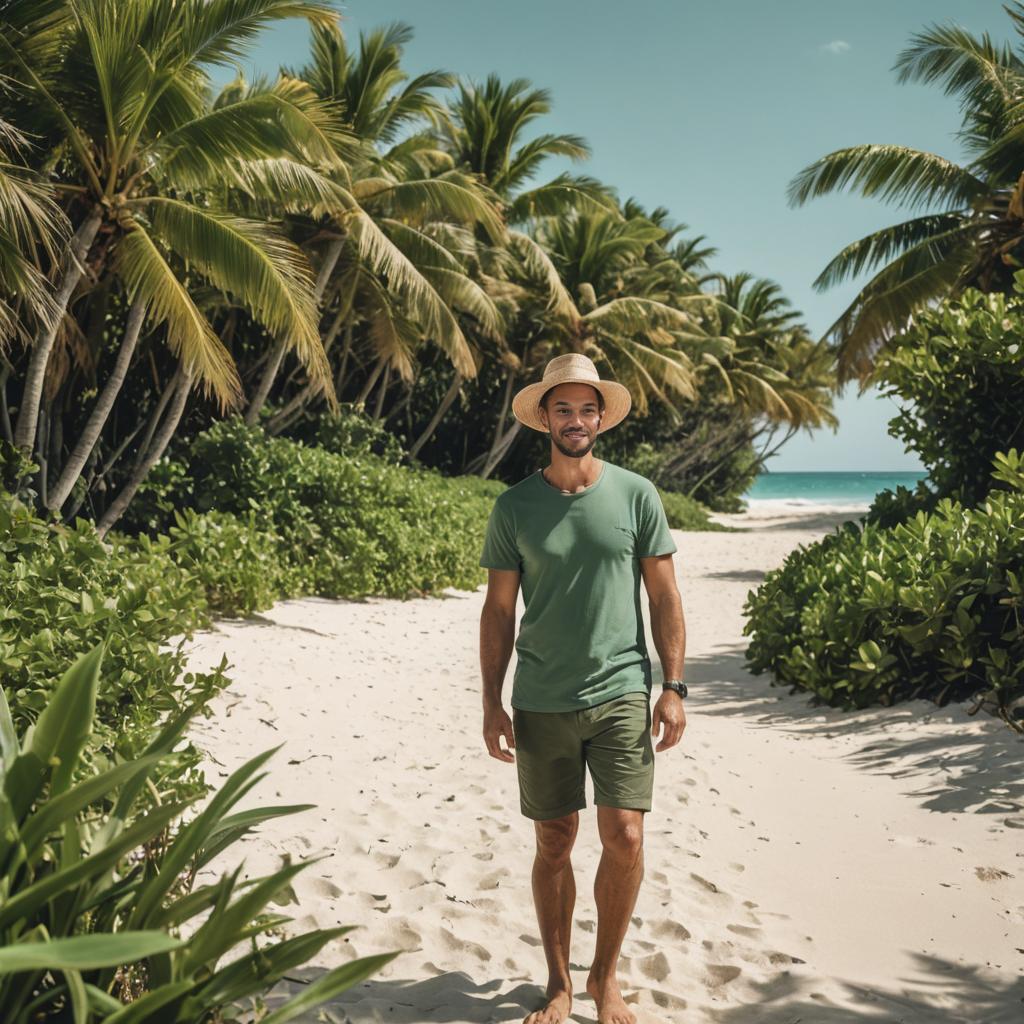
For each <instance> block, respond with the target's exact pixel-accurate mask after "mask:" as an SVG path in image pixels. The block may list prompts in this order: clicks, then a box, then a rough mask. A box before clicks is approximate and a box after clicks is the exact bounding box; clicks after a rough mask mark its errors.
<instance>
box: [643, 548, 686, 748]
mask: <svg viewBox="0 0 1024 1024" xmlns="http://www.w3.org/2000/svg"><path fill="white" fill-rule="evenodd" d="M640 571H641V573H642V574H643V578H644V586H645V587H646V588H647V598H648V603H649V605H650V609H651V635H652V636H653V637H654V646H655V647H656V648H657V650H658V657H659V658H660V659H661V670H662V674H663V676H664V678H665V679H682V678H683V661H684V660H685V656H686V623H685V621H684V619H683V602H682V598H681V597H680V596H679V588H678V587H677V586H676V572H675V566H674V565H673V563H672V555H654V556H652V557H651V558H641V559H640ZM661 726H664V732H663V733H662V736H661V740H660V742H659V743H658V745H657V747H655V750H659V751H660V750H668V748H669V747H674V746H675V745H676V744H677V743H678V742H679V740H680V739H681V737H682V735H683V730H684V729H685V728H686V712H685V711H684V710H683V699H682V698H681V697H680V696H679V694H678V693H674V692H673V691H672V690H664V691H662V694H661V696H660V697H659V698H658V701H657V703H656V704H655V705H654V713H653V715H652V718H651V732H652V733H653V734H654V735H655V736H657V735H658V731H659V729H660V728H661Z"/></svg>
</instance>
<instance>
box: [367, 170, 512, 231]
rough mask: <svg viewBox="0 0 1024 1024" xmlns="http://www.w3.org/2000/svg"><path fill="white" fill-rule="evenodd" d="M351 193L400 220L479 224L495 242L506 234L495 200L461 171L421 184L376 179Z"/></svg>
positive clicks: (419, 181) (423, 181)
mask: <svg viewBox="0 0 1024 1024" xmlns="http://www.w3.org/2000/svg"><path fill="white" fill-rule="evenodd" d="M352 191H353V195H354V196H355V197H356V199H357V200H358V201H359V203H360V204H361V205H362V206H364V207H366V206H370V205H373V204H377V203H386V205H387V208H388V209H389V210H390V212H391V213H392V214H393V215H395V216H397V217H402V216H407V217H417V218H424V217H439V218H446V219H453V220H456V221H461V222H462V223H468V224H480V225H481V226H482V227H483V228H484V230H485V231H486V232H487V234H488V236H489V237H490V238H491V240H492V241H495V242H499V241H501V240H502V239H503V238H504V235H505V226H504V224H503V223H502V220H501V217H500V216H499V214H498V212H497V210H496V209H495V206H494V202H493V200H492V198H491V197H490V196H488V195H487V193H486V191H484V190H482V188H481V186H480V185H479V184H478V183H477V182H475V181H474V180H473V179H472V178H470V177H469V176H467V175H464V174H461V173H460V172H458V171H450V172H448V173H447V174H445V175H443V176H441V177H438V178H421V179H419V180H418V181H387V180H386V179H382V178H374V179H369V180H364V181H359V182H356V183H355V184H354V185H353V190H352Z"/></svg>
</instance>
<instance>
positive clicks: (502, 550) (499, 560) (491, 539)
mask: <svg viewBox="0 0 1024 1024" xmlns="http://www.w3.org/2000/svg"><path fill="white" fill-rule="evenodd" d="M480 565H481V566H483V568H485V569H515V570H517V571H519V572H521V571H522V560H521V558H520V554H519V548H518V546H517V545H516V531H515V523H514V522H513V521H512V518H511V516H510V514H509V512H508V510H507V509H506V508H504V507H503V506H502V503H501V502H500V501H496V502H495V503H494V506H493V507H492V509H491V515H490V518H489V519H488V520H487V532H486V533H485V534H484V548H483V553H482V554H481V555H480Z"/></svg>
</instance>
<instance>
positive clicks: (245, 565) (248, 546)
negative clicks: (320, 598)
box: [167, 509, 301, 615]
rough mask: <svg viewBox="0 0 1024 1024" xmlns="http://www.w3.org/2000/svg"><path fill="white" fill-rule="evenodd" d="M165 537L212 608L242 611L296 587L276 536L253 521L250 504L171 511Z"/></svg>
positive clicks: (259, 607) (261, 605)
mask: <svg viewBox="0 0 1024 1024" xmlns="http://www.w3.org/2000/svg"><path fill="white" fill-rule="evenodd" d="M168 540H169V543H168V545H167V552H168V554H169V555H170V557H171V558H172V559H173V560H174V562H175V564H176V565H178V566H179V567H180V568H181V569H184V570H185V571H186V572H188V573H189V574H190V576H192V577H193V578H195V579H197V580H198V581H199V582H200V584H201V585H202V587H203V591H204V594H205V597H206V605H207V607H208V609H209V611H210V612H213V613H215V614H218V615H238V614H243V615H245V614H249V613H251V612H255V611H261V610H262V609H264V608H269V607H270V606H271V605H273V603H274V602H275V601H277V600H278V599H279V598H282V597H295V596H298V595H299V594H300V593H301V583H300V581H298V580H294V579H293V577H294V576H295V575H297V574H295V573H294V572H289V570H288V568H287V565H286V564H285V562H286V560H285V558H284V554H283V552H282V551H281V544H280V540H279V538H278V536H277V535H276V534H274V533H271V532H268V531H266V530H261V529H260V528H259V527H258V526H257V525H256V513H255V512H254V511H253V510H252V509H250V510H249V512H248V514H247V515H245V516H235V515H232V514H231V513H230V512H216V511H212V512H206V513H203V514H201V515H200V514H199V513H197V512H194V511H193V510H192V509H185V510H184V512H178V511H175V513H174V525H173V526H171V528H170V529H169V530H168Z"/></svg>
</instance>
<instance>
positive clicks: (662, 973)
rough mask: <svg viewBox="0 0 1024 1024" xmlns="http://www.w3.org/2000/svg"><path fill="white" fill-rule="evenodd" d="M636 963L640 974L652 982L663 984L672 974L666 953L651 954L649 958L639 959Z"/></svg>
mask: <svg viewBox="0 0 1024 1024" xmlns="http://www.w3.org/2000/svg"><path fill="white" fill-rule="evenodd" d="M634 963H635V964H636V966H637V969H638V970H639V971H640V973H641V974H642V975H643V976H644V977H645V978H649V979H650V980H651V981H657V982H662V981H664V980H665V979H666V978H667V977H668V976H669V974H671V973H672V968H671V967H670V966H669V962H668V957H666V956H665V954H664V953H651V954H650V955H649V956H643V957H639V958H637V959H636V960H634Z"/></svg>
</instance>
